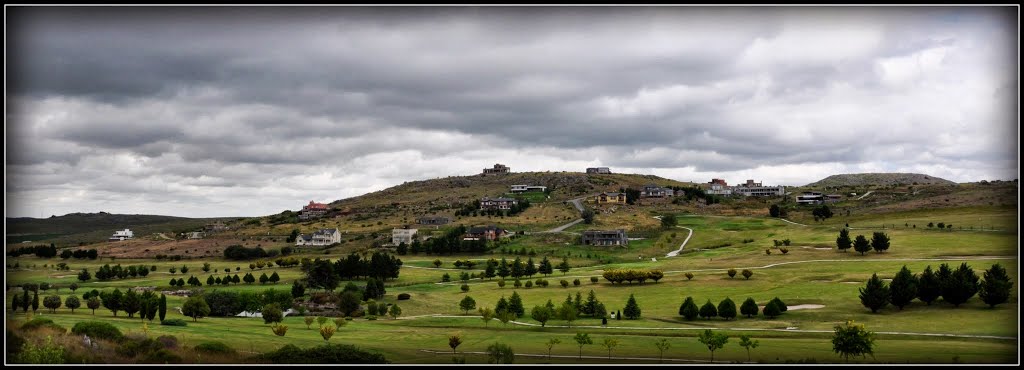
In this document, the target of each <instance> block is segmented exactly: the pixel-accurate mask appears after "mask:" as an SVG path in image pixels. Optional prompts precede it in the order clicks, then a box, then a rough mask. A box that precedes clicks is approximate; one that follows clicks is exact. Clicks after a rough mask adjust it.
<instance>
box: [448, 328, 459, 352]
mask: <svg viewBox="0 0 1024 370" xmlns="http://www.w3.org/2000/svg"><path fill="white" fill-rule="evenodd" d="M460 344H462V334H461V333H455V334H452V335H450V336H448V347H452V354H453V355H454V354H455V348H457V347H458V346H459V345H460Z"/></svg>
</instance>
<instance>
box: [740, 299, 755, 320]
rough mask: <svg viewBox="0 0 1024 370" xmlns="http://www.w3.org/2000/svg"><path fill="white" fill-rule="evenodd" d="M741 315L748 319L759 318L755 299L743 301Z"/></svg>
mask: <svg viewBox="0 0 1024 370" xmlns="http://www.w3.org/2000/svg"><path fill="white" fill-rule="evenodd" d="M740 313H741V314H743V315H746V316H747V317H750V316H757V302H755V301H754V298H752V297H747V299H746V300H745V301H743V304H742V305H740Z"/></svg>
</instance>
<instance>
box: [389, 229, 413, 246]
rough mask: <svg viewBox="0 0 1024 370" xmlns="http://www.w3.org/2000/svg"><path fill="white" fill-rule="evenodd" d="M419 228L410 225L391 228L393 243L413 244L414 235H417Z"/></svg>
mask: <svg viewBox="0 0 1024 370" xmlns="http://www.w3.org/2000/svg"><path fill="white" fill-rule="evenodd" d="M416 231H417V229H410V228H409V227H408V226H406V227H404V228H401V229H397V228H396V229H391V244H392V245H399V244H402V243H405V244H406V245H409V244H412V239H413V236H414V235H416Z"/></svg>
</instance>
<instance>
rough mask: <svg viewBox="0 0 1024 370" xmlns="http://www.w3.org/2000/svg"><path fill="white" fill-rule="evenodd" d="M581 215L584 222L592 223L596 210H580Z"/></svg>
mask: <svg viewBox="0 0 1024 370" xmlns="http://www.w3.org/2000/svg"><path fill="white" fill-rule="evenodd" d="M580 217H581V218H582V219H583V223H585V224H587V225H590V224H592V223H594V210H592V209H590V208H585V209H584V210H583V212H580Z"/></svg>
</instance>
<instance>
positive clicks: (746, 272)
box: [741, 269, 754, 280]
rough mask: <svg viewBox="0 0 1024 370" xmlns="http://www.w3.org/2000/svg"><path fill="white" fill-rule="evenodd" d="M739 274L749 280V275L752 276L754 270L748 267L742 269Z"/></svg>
mask: <svg viewBox="0 0 1024 370" xmlns="http://www.w3.org/2000/svg"><path fill="white" fill-rule="evenodd" d="M741 274H742V275H743V278H744V279H747V280H750V277H751V276H754V272H753V271H750V270H748V269H743V272H742V273H741Z"/></svg>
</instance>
